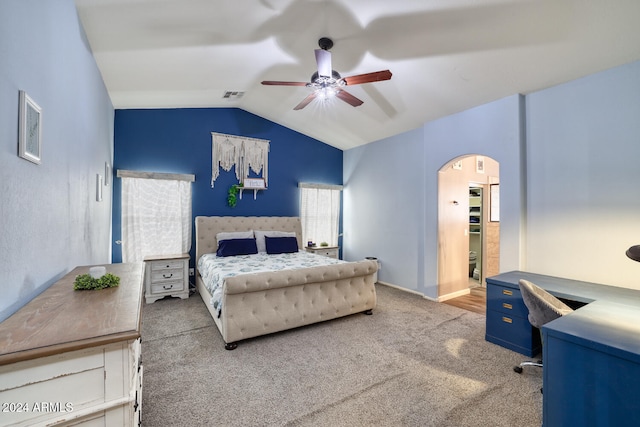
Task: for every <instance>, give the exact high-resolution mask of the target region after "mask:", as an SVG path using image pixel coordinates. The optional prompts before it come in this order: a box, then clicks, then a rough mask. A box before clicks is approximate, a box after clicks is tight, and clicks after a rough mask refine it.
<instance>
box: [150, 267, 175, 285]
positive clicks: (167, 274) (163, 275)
mask: <svg viewBox="0 0 640 427" xmlns="http://www.w3.org/2000/svg"><path fill="white" fill-rule="evenodd" d="M182 277H183V270H182V269H177V270H160V271H153V270H152V271H151V283H152V284H155V283H164V282H167V281H174V280H182Z"/></svg>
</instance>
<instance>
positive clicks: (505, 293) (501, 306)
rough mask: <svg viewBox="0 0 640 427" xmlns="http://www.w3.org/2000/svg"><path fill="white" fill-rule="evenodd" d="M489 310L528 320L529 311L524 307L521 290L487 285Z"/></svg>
mask: <svg viewBox="0 0 640 427" xmlns="http://www.w3.org/2000/svg"><path fill="white" fill-rule="evenodd" d="M487 310H495V311H499V312H501V313H505V314H506V315H507V316H512V317H522V318H525V319H526V318H527V316H528V315H529V309H527V306H526V305H524V301H523V300H522V295H521V294H520V289H513V288H509V287H506V286H500V285H494V284H491V283H487Z"/></svg>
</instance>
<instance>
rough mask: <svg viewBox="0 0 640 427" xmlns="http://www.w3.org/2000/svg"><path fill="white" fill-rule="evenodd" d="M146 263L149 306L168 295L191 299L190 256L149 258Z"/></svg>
mask: <svg viewBox="0 0 640 427" xmlns="http://www.w3.org/2000/svg"><path fill="white" fill-rule="evenodd" d="M144 263H145V273H144V277H145V279H144V283H145V295H144V297H145V301H146V302H147V304H148V303H152V302H155V301H157V300H159V299H162V298H164V297H166V296H167V295H170V296H172V297H179V298H182V299H186V298H189V254H179V255H160V256H147V257H145V258H144Z"/></svg>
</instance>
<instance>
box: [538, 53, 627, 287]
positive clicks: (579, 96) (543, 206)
mask: <svg viewBox="0 0 640 427" xmlns="http://www.w3.org/2000/svg"><path fill="white" fill-rule="evenodd" d="M526 106H527V107H526V110H527V141H528V144H527V158H528V162H527V164H528V168H527V170H528V173H527V182H528V183H529V185H528V198H527V206H528V221H527V228H526V234H527V246H526V261H527V262H526V268H527V269H528V270H530V271H535V272H538V273H543V274H549V275H555V276H563V277H569V278H573V279H580V280H585V281H591V282H598V283H605V284H610V285H617V286H623V287H629V288H635V289H640V263H637V262H634V261H631V260H629V259H628V258H627V257H626V256H625V251H626V249H627V248H628V247H629V246H631V245H635V244H640V187H639V184H640V166H639V165H638V162H639V160H640V62H636V63H633V64H629V65H625V66H621V67H617V68H615V69H612V70H608V71H605V72H602V73H598V74H595V75H592V76H589V77H586V78H582V79H579V80H576V81H573V82H570V83H567V84H563V85H560V86H557V87H553V88H550V89H547V90H544V91H540V92H537V93H534V94H531V95H529V96H527V103H526Z"/></svg>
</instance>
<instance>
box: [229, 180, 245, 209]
mask: <svg viewBox="0 0 640 427" xmlns="http://www.w3.org/2000/svg"><path fill="white" fill-rule="evenodd" d="M240 187H242V184H233V185H232V186H231V187H229V192H228V194H227V204H228V205H229V207H231V208H235V207H236V204H237V203H238V191H239V189H240Z"/></svg>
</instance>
